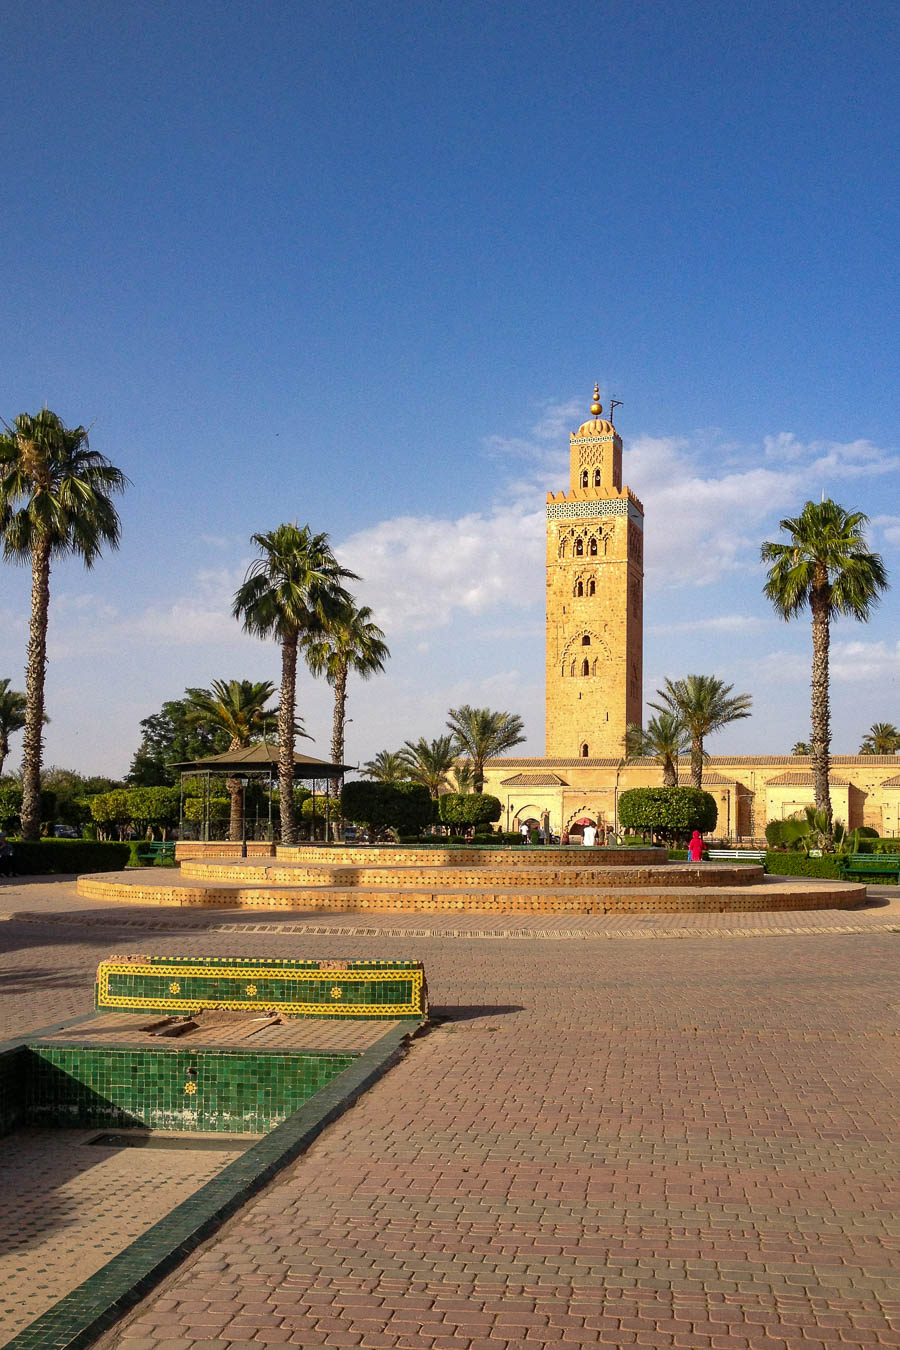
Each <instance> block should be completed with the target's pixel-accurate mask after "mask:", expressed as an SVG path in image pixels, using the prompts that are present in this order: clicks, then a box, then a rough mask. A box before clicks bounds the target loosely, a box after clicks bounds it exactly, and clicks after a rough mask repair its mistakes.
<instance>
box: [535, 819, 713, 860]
mask: <svg viewBox="0 0 900 1350" xmlns="http://www.w3.org/2000/svg"><path fill="white" fill-rule="evenodd" d="M519 829H520V831H521V834H522V843H523V844H527V843H528V841H529V839H530V838H531V829H530V827H529V825H528V824H527V822H525V821H523V822H522V824H521V825H520V826H519ZM577 837H578V836H577V835H576V836H575V838H576V839H577ZM537 841H538V843H540V844H546V843H551V844H552V843H555V842H556V841H555V840H554V838H553V835H552V834H551V833H550V830H549V826H548V825H547V824H546V823H545V822H543V821H542V822H541V826H540V829H539V830H538V831H537ZM560 842H561V843H563V844H569V843H571V842H572V836H570V835H569V833H568V832H567V831H565V830H564V831H563V834H562V838H561V840H560ZM581 842H582V844H583V845H584V846H585V847H586V848H594V847H595V846H596V845H598V844H600V845H601V846H602V845H603V844H605V843H606V837H605V835H604V834H601V832H600V830H598V828H597V826H596V825H592V824H591V823H590V822H588V824H587V825H585V826H583V828H582V834H581ZM703 849H704V843H703V839H702V837H701V835H700V831H699V830H695V831H694V833H693V835H692V836H691V838H690V841H689V842H688V849H687V855H688V862H702V860H703Z"/></svg>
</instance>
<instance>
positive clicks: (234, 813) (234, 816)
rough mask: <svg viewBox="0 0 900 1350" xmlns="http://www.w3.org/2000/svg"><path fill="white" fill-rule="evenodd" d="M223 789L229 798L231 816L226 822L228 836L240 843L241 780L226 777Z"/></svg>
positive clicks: (241, 821) (242, 821)
mask: <svg viewBox="0 0 900 1350" xmlns="http://www.w3.org/2000/svg"><path fill="white" fill-rule="evenodd" d="M225 791H226V792H227V793H228V796H229V797H230V798H231V818H230V820H229V822H228V838H229V839H231V840H235V839H236V840H237V841H238V842H239V843H240V841H241V839H243V837H244V813H243V810H242V809H241V808H242V807H243V801H242V800H241V799H242V795H243V789H242V788H241V780H240V779H239V778H226V779H225Z"/></svg>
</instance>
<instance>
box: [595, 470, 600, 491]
mask: <svg viewBox="0 0 900 1350" xmlns="http://www.w3.org/2000/svg"><path fill="white" fill-rule="evenodd" d="M599 486H600V470H599V469H595V470H594V487H599Z"/></svg>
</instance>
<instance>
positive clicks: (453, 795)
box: [438, 792, 503, 830]
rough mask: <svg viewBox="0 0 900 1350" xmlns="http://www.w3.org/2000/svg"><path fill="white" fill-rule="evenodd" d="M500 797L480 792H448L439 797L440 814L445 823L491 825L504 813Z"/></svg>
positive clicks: (458, 825)
mask: <svg viewBox="0 0 900 1350" xmlns="http://www.w3.org/2000/svg"><path fill="white" fill-rule="evenodd" d="M502 809H503V808H502V807H501V805H500V798H499V797H492V796H491V795H490V794H489V793H487V792H485V793H480V792H467V793H463V792H447V793H445V794H444V796H443V797H439V798H438V814H439V816H440V818H441V821H442V823H443V824H444V825H451V826H452V825H455V826H456V827H457V828H459V827H460V826H464V827H465V826H469V825H474V827H475V829H476V830H477V829H478V827H479V825H489V824H491V822H492V821H495V820H499V819H500V816H501V814H502Z"/></svg>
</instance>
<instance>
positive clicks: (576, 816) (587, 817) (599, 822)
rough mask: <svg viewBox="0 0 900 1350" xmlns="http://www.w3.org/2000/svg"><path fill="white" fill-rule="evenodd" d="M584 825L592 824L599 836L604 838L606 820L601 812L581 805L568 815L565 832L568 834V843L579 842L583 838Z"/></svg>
mask: <svg viewBox="0 0 900 1350" xmlns="http://www.w3.org/2000/svg"><path fill="white" fill-rule="evenodd" d="M586 825H593V826H594V827H595V828H596V830H597V834H598V836H599V838H600V839H605V837H606V821H605V820H604V818H603V812H602V811H593V810H590V809H588V808H585V807H581V808H580V809H579V810H578V811H574V812H573V813H572V815H570V816H569V819H568V822H567V824H566V833H567V834H568V836H569V842H570V843H572V844H580V843H581V841H582V839H583V838H584V828H585V826H586Z"/></svg>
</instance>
